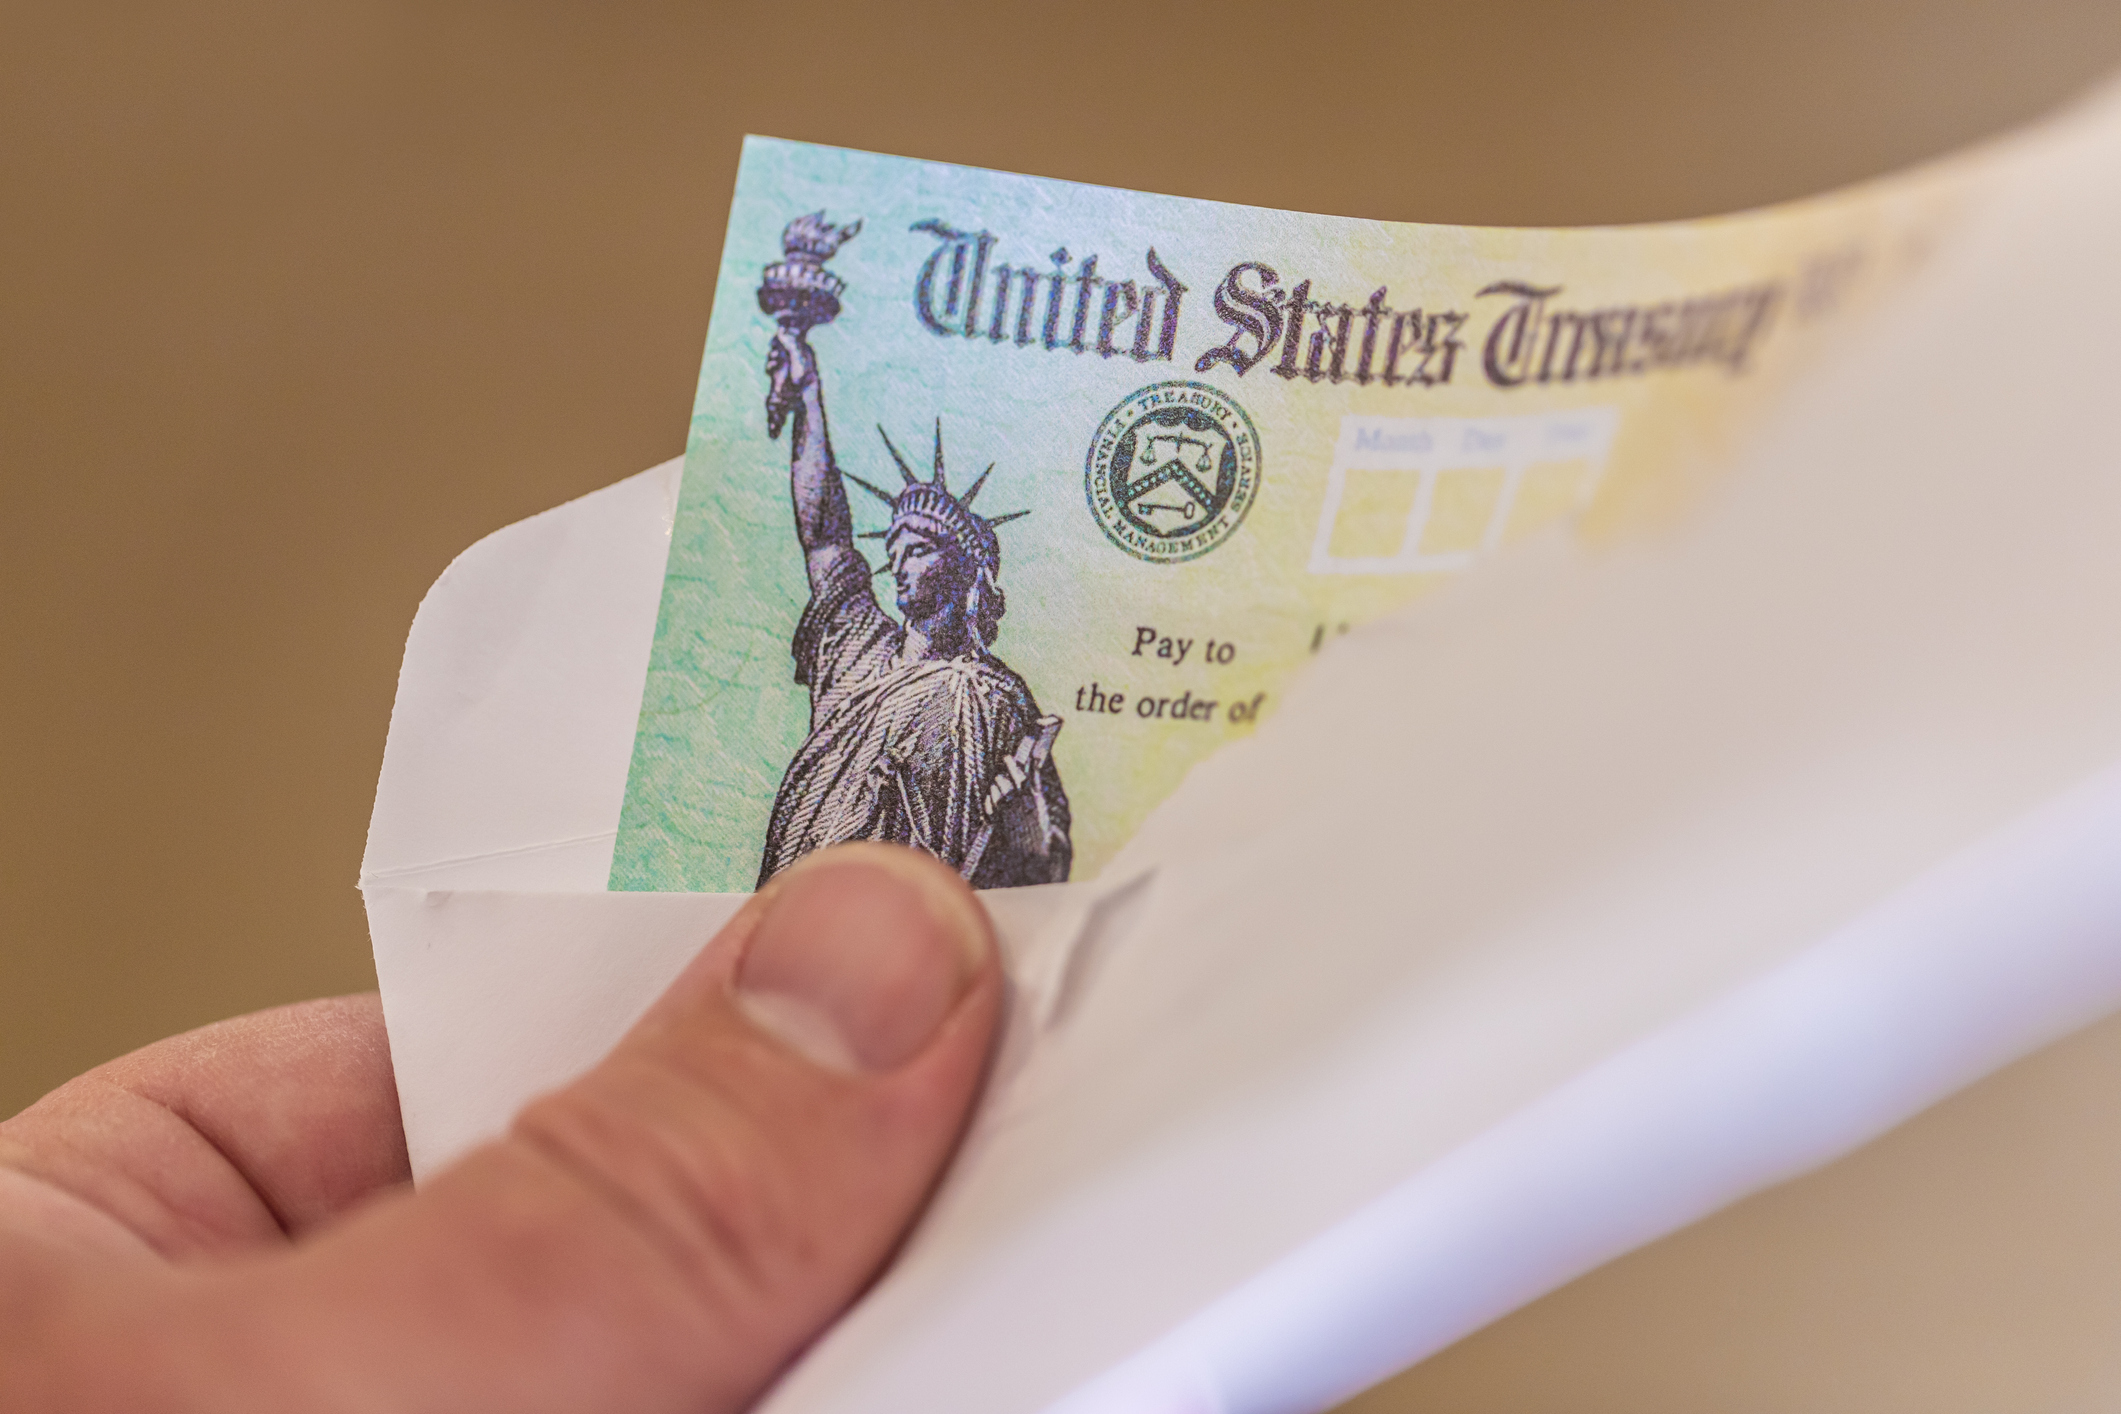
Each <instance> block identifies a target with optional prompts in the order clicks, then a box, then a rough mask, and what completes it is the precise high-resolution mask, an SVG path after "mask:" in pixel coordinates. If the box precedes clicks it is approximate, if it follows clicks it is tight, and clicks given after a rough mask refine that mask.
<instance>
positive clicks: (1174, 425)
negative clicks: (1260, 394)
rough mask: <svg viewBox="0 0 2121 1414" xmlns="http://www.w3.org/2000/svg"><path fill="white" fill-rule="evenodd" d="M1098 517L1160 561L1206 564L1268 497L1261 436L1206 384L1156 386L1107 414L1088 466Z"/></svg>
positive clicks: (1112, 536)
mask: <svg viewBox="0 0 2121 1414" xmlns="http://www.w3.org/2000/svg"><path fill="white" fill-rule="evenodd" d="M1085 466H1086V470H1085V474H1084V480H1083V492H1084V494H1085V495H1086V496H1087V497H1088V498H1089V502H1090V514H1091V515H1093V516H1095V517H1097V523H1098V525H1099V526H1100V527H1101V528H1102V529H1103V530H1104V532H1105V536H1106V538H1107V539H1109V540H1110V541H1111V542H1112V543H1113V544H1115V545H1117V546H1119V548H1120V549H1122V550H1125V551H1126V552H1127V553H1128V554H1130V555H1133V556H1134V557H1135V558H1137V559H1142V560H1148V561H1149V562H1151V563H1152V564H1163V565H1169V564H1177V563H1178V562H1179V561H1181V560H1192V559H1198V558H1199V557H1200V556H1202V555H1205V554H1207V553H1208V552H1209V551H1210V550H1212V549H1214V548H1215V547H1216V546H1218V545H1220V544H1222V543H1223V541H1225V540H1227V539H1229V538H1230V534H1231V532H1233V531H1235V530H1236V529H1237V527H1238V523H1239V522H1241V521H1242V520H1244V518H1245V512H1246V511H1249V510H1251V509H1252V502H1253V501H1254V500H1255V499H1256V498H1257V497H1258V495H1259V477H1260V453H1259V433H1258V432H1257V431H1255V430H1254V429H1253V426H1252V419H1251V418H1249V417H1247V416H1245V410H1244V409H1243V408H1241V407H1239V406H1238V405H1237V404H1236V403H1234V402H1232V401H1231V400H1230V399H1229V398H1228V397H1226V396H1225V395H1224V394H1223V393H1221V392H1220V391H1218V390H1217V389H1214V388H1211V387H1209V386H1208V385H1207V384H1205V383H1182V382H1176V381H1174V382H1169V383H1152V384H1150V385H1149V386H1148V387H1146V388H1143V389H1140V390H1139V391H1137V392H1136V393H1134V394H1133V395H1132V396H1130V397H1129V398H1127V400H1126V401H1125V402H1122V403H1121V404H1120V405H1119V406H1118V407H1116V408H1114V409H1112V411H1110V412H1108V413H1106V414H1105V420H1104V421H1103V422H1101V423H1099V424H1098V426H1097V435H1096V436H1095V437H1094V438H1092V439H1091V441H1090V454H1089V456H1088V457H1087V458H1086V459H1085Z"/></svg>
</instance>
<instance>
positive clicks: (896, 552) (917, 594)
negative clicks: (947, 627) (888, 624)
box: [886, 530, 972, 620]
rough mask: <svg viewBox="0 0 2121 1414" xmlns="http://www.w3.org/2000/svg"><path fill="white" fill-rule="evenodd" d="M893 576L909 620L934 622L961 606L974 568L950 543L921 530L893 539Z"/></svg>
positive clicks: (900, 602)
mask: <svg viewBox="0 0 2121 1414" xmlns="http://www.w3.org/2000/svg"><path fill="white" fill-rule="evenodd" d="M886 548H887V549H888V550H889V552H890V555H891V574H892V577H893V578H894V579H896V580H897V582H898V608H899V612H900V613H902V614H904V615H905V616H906V617H907V619H909V620H927V619H932V618H934V617H935V616H936V615H937V614H939V613H941V612H942V611H943V610H944V609H946V608H950V607H957V606H962V605H963V604H964V602H965V595H966V594H967V592H968V591H970V589H971V588H972V570H971V566H970V565H968V564H966V562H965V557H964V554H963V553H962V552H961V551H960V550H959V549H958V548H957V546H956V545H954V544H952V543H951V542H949V541H947V540H938V539H935V538H933V537H930V536H928V535H925V534H923V533H922V532H920V531H918V530H904V531H900V532H899V533H898V534H897V535H894V536H892V537H891V539H890V541H889V542H888V543H887V545H886Z"/></svg>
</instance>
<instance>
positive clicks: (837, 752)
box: [759, 213, 1073, 888]
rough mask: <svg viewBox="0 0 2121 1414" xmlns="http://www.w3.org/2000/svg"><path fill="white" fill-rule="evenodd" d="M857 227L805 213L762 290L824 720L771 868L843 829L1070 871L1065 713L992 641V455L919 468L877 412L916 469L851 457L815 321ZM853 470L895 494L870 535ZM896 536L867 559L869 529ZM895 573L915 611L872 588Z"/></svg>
mask: <svg viewBox="0 0 2121 1414" xmlns="http://www.w3.org/2000/svg"><path fill="white" fill-rule="evenodd" d="M859 229H860V223H859V222H856V223H854V224H853V225H851V226H844V227H834V226H831V225H828V224H826V222H825V221H824V219H823V213H819V214H818V215H816V216H806V217H801V218H799V219H797V220H796V221H794V222H792V223H791V224H790V225H789V227H788V230H787V232H786V233H785V235H784V236H783V240H782V244H783V247H784V250H785V252H786V255H787V259H786V261H785V262H784V263H782V264H778V265H773V266H769V267H767V270H766V275H765V283H764V284H763V285H762V286H761V288H760V290H759V304H760V307H761V308H762V309H764V310H765V311H766V312H767V313H769V314H772V315H774V316H775V317H776V319H777V320H778V322H779V325H780V327H779V329H778V330H777V331H776V333H775V334H774V338H773V343H772V344H771V346H770V347H769V348H768V350H767V353H766V377H767V384H768V391H767V395H766V415H767V426H768V430H769V432H770V433H771V434H772V435H773V436H776V437H778V436H779V435H780V429H781V427H782V426H783V424H784V423H792V426H791V430H790V439H789V441H790V446H789V483H790V490H791V493H792V499H793V501H794V508H795V529H796V538H797V540H798V541H799V542H800V544H801V546H802V552H803V565H804V569H805V571H806V572H807V574H808V577H809V581H810V601H809V603H808V604H807V605H806V606H805V607H804V609H803V614H802V618H801V619H800V620H799V621H798V623H797V625H796V629H795V636H794V641H793V643H792V645H791V648H792V651H793V653H794V655H795V679H796V681H797V682H799V683H802V684H803V685H804V686H806V687H808V688H809V689H810V731H809V735H808V736H807V737H805V739H804V741H803V744H802V746H801V747H800V748H799V749H798V750H797V751H796V753H795V757H794V759H793V760H791V761H790V762H789V764H788V770H787V773H786V774H785V775H784V776H783V777H782V778H781V787H780V791H779V793H778V794H777V795H776V796H775V798H774V802H773V815H772V818H771V820H770V822H769V824H768V825H767V830H766V845H765V852H764V857H763V859H762V860H761V862H760V865H759V883H760V884H762V885H763V884H764V883H765V882H766V881H767V880H768V879H770V878H772V877H773V876H774V875H775V874H778V873H779V872H780V871H781V870H783V869H785V868H787V867H788V866H789V865H790V864H792V863H794V862H795V861H796V860H797V859H799V858H801V857H802V856H803V855H805V854H808V853H809V852H810V851H811V850H814V849H820V848H823V847H824V846H826V845H831V844H837V843H840V842H841V841H843V840H888V841H893V842H896V843H900V844H908V845H912V846H914V847H915V848H917V849H923V850H926V851H927V852H929V853H930V854H933V855H935V856H936V857H937V858H938V859H941V860H942V861H943V862H945V863H946V864H949V865H951V866H952V867H954V868H956V869H957V870H958V871H959V873H961V874H962V875H963V876H964V877H965V878H966V879H967V880H969V881H970V882H971V883H972V885H973V886H974V887H976V888H994V887H999V886H1004V885H1012V884H1043V883H1051V882H1056V881H1059V880H1062V879H1065V878H1067V877H1068V866H1069V862H1070V859H1071V856H1072V853H1073V849H1072V846H1071V844H1070V842H1069V836H1068V829H1069V815H1068V797H1067V794H1066V792H1064V791H1063V790H1062V788H1061V781H1060V772H1059V770H1058V769H1057V768H1056V767H1055V765H1054V762H1053V742H1054V738H1055V737H1056V736H1057V735H1058V734H1059V732H1060V728H1061V719H1060V718H1059V717H1055V716H1046V715H1043V714H1041V713H1040V711H1039V708H1038V703H1037V701H1036V700H1035V699H1034V698H1033V697H1032V695H1031V689H1030V688H1029V687H1027V686H1026V685H1025V683H1024V680H1023V679H1022V678H1021V677H1019V676H1018V675H1017V674H1016V673H1015V672H1013V671H1012V670H1011V669H1010V668H1009V666H1008V665H1007V664H1006V663H1004V662H1002V661H1001V659H999V658H997V657H995V656H994V654H993V653H992V652H991V651H990V650H991V648H992V646H993V643H994V640H995V636H996V634H997V633H998V632H999V631H1000V628H1001V621H1002V615H1003V613H1004V611H1005V607H1006V600H1005V599H1004V597H1003V594H1002V587H1001V567H1002V563H1001V544H1000V541H999V540H998V539H997V537H996V536H995V533H994V527H995V526H997V525H999V524H1001V523H1002V522H1004V521H1008V520H1013V519H1015V518H1016V516H1017V515H1022V514H1025V512H1021V511H1019V512H1015V513H1013V514H1011V515H1001V516H995V517H993V518H992V519H989V518H987V517H984V516H982V515H980V514H979V513H978V512H976V511H974V510H973V509H972V505H973V501H974V498H976V497H977V496H978V495H979V493H980V489H981V488H982V487H984V486H985V485H986V484H987V477H988V475H989V474H990V473H992V471H993V470H994V468H993V467H991V466H990V467H988V468H987V470H986V471H985V472H982V473H981V474H980V476H979V477H978V479H977V480H975V481H973V482H972V484H971V485H969V486H967V487H966V488H965V490H964V491H963V493H962V494H960V493H958V492H954V491H952V490H951V488H950V485H949V482H948V479H947V477H946V475H945V472H944V467H943V428H942V422H941V420H940V419H938V420H937V422H936V425H935V457H934V469H933V472H932V474H931V475H930V476H928V477H927V478H923V477H921V476H919V475H917V474H916V473H915V471H914V470H913V468H912V466H911V465H909V464H908V463H907V461H906V459H905V458H904V457H903V456H901V455H900V454H899V450H898V448H897V447H896V446H894V445H893V444H892V442H891V438H890V436H889V434H888V433H886V432H885V431H884V429H883V428H882V427H881V426H880V427H878V429H877V432H878V434H879V436H881V437H882V439H883V444H884V448H885V450H886V451H888V452H889V453H890V456H891V460H892V461H893V462H894V463H896V464H897V468H898V473H899V477H900V480H901V482H902V485H901V486H900V487H899V489H898V490H897V492H896V493H895V494H894V493H892V492H887V491H884V490H881V489H880V488H878V487H877V486H875V485H872V484H871V483H870V482H867V481H864V480H863V479H862V478H860V477H858V476H854V475H853V474H852V473H849V472H845V471H842V470H841V468H840V466H839V464H838V463H837V462H836V461H835V460H834V458H833V452H832V438H831V435H830V433H829V431H828V429H827V427H826V422H825V393H824V386H823V383H822V380H821V378H820V376H819V372H818V364H817V358H816V356H815V354H814V353H813V352H812V350H811V348H810V344H809V341H808V339H807V338H806V337H805V336H806V333H807V331H808V330H809V329H811V328H814V327H816V326H817V325H818V324H822V323H824V322H826V321H827V320H830V319H831V318H833V317H834V316H835V315H837V314H838V313H839V296H840V294H841V293H843V292H844V290H845V284H844V282H842V281H841V280H840V279H839V278H838V277H837V276H834V275H832V274H831V273H829V272H827V271H826V270H825V269H824V264H823V262H824V261H825V259H826V258H827V257H829V256H830V255H832V253H833V252H834V251H836V250H837V249H838V248H839V246H840V245H841V244H842V243H843V242H845V241H846V240H847V239H849V238H850V237H851V236H853V235H854V233H855V232H856V231H857V230H859ZM849 481H852V482H853V483H854V484H855V485H857V486H859V487H861V488H862V489H863V490H864V491H866V492H868V493H869V494H870V495H872V496H874V497H876V498H877V499H879V500H881V501H883V502H884V503H885V504H886V505H888V506H889V507H890V513H891V519H890V523H889V525H888V526H886V527H885V528H884V529H882V530H878V531H870V532H867V533H865V534H864V535H862V536H859V537H858V536H857V535H856V533H855V529H854V519H853V515H852V512H851V509H850V507H849V506H848V502H847V489H846V483H847V482H849ZM858 538H860V539H877V540H881V541H882V542H883V549H884V555H885V564H884V565H883V567H882V569H881V570H872V569H871V567H870V565H869V562H868V560H867V559H866V558H864V556H863V555H862V553H861V551H860V550H859V549H858V548H856V544H855V542H856V540H857V539H858ZM886 571H888V572H889V574H890V575H891V579H892V585H893V588H894V590H895V600H896V603H897V607H898V611H899V614H900V616H901V617H902V619H903V623H901V622H900V621H898V620H895V619H893V618H892V617H891V616H890V615H889V614H887V613H886V612H885V611H884V609H883V608H882V606H881V605H879V604H878V603H877V597H876V593H875V591H874V589H873V587H872V585H873V582H874V579H875V577H876V576H877V575H879V574H881V573H883V572H886Z"/></svg>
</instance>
